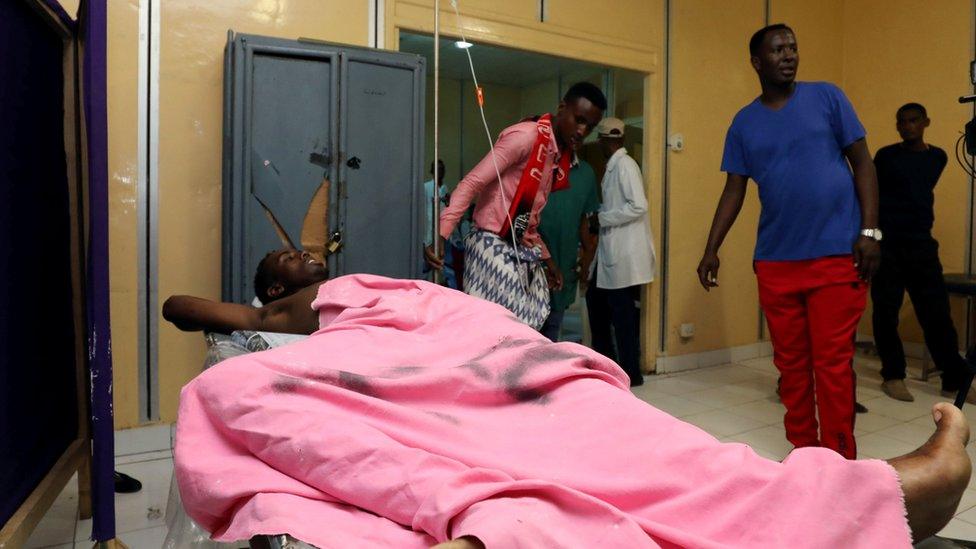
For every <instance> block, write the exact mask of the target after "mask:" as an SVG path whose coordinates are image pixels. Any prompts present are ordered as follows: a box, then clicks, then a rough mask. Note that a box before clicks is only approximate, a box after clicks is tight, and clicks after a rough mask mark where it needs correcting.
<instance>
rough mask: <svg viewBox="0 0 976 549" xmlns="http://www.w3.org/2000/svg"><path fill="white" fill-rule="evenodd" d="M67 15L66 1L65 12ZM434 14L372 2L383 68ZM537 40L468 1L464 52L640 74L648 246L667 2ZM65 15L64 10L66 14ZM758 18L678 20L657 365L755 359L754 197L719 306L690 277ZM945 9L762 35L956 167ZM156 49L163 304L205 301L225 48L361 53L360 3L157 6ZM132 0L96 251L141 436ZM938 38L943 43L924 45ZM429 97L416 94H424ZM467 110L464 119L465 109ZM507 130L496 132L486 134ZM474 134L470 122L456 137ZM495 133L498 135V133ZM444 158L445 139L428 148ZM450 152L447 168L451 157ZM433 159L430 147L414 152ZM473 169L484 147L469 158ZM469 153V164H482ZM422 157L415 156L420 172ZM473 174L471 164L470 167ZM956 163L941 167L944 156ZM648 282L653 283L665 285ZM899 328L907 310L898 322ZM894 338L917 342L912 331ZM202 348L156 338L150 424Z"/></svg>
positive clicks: (794, 12)
mask: <svg viewBox="0 0 976 549" xmlns="http://www.w3.org/2000/svg"><path fill="white" fill-rule="evenodd" d="M72 1H73V0H66V5H67V4H71V2H72ZM432 4H433V3H432V1H431V0H385V10H386V14H385V15H386V19H385V21H386V28H385V29H384V30H383V32H384V33H385V38H386V44H387V47H389V48H391V49H396V48H397V38H398V36H399V32H400V30H401V29H402V30H411V31H415V32H416V31H420V32H427V33H430V32H431V31H432V30H433V25H432V20H431V12H432ZM442 4H443V5H444V11H443V12H442V31H443V32H444V33H445V34H447V35H454V36H457V34H458V26H457V22H456V20H455V19H454V15H453V12H452V11H450V6H449V3H447V2H442ZM548 4H549V12H548V14H547V16H548V20H547V21H546V22H540V21H539V20H538V13H537V12H536V9H537V5H536V4H535V3H534V2H524V1H522V0H503V1H498V0H466V1H465V2H463V3H462V7H463V9H464V15H465V19H464V20H463V22H462V25H463V26H464V29H465V32H466V34H468V36H469V37H471V38H472V39H474V40H478V41H483V42H485V43H491V44H495V45H501V46H506V47H512V48H518V49H524V50H529V51H536V52H540V53H546V54H550V55H557V56H562V57H569V58H574V59H580V60H585V61H592V62H594V63H598V64H601V65H608V66H617V67H621V68H628V69H632V70H638V71H641V72H643V73H646V75H647V76H646V77H645V82H644V92H643V96H642V97H634V98H629V101H628V102H627V103H626V105H627V107H626V110H627V111H628V112H634V111H637V110H638V109H637V108H636V105H637V104H639V103H642V110H643V112H644V126H645V143H644V146H643V150H642V152H641V156H642V157H643V159H644V172H645V173H644V176H645V180H646V184H647V186H646V190H647V195H648V198H649V202H650V205H651V223H652V228H653V230H654V233H655V235H656V236H657V238H658V242H657V244H658V249H659V250H660V249H661V246H660V244H661V243H660V236H661V234H662V230H661V229H662V228H661V225H660V223H661V221H660V220H661V211H662V204H661V196H662V181H661V173H662V172H661V163H662V160H663V152H662V151H663V134H664V129H663V128H662V121H663V118H664V116H663V115H664V110H663V109H664V99H663V97H664V90H663V73H662V71H663V69H664V66H663V64H664V59H663V58H662V53H663V51H664V44H663V36H664V0H619V1H616V2H613V3H605V4H593V3H587V2H583V1H582V0H550V2H549V3H548ZM71 5H74V4H71ZM764 5H765V2H764V1H763V0H739V1H737V2H722V1H720V0H680V1H675V2H672V21H671V24H672V42H671V45H672V50H671V55H672V64H671V97H672V101H671V104H670V107H669V109H670V110H669V116H670V119H671V131H672V132H679V133H682V134H684V137H685V150H684V151H681V152H679V153H674V152H669V153H667V154H668V155H669V159H670V192H671V204H670V219H671V225H670V227H669V230H670V241H669V249H670V257H669V272H668V275H669V282H668V288H669V296H668V305H667V307H668V309H667V319H668V324H667V326H666V334H667V338H666V342H665V343H666V346H667V352H668V354H669V355H678V354H684V353H689V352H700V351H707V350H712V349H718V348H724V347H729V346H734V345H742V344H747V343H752V342H755V341H756V340H757V338H758V321H759V317H758V304H757V297H756V289H755V277H754V275H753V273H752V269H751V257H752V248H753V245H754V240H755V230H756V220H757V214H758V201H757V199H756V192H755V189H754V188H753V187H750V190H749V195H748V197H747V204H746V206H745V208H744V210H743V213H742V214H741V216H740V218H739V220H738V222H737V224H736V226H735V228H734V229H733V230H732V232H731V233H730V235H729V238H728V239H727V242H726V244H725V245H724V246H723V248H722V252H721V258H722V271H721V276H720V282H721V284H722V286H721V287H720V288H719V289H718V291H713V292H712V293H710V294H706V293H705V292H704V291H703V290H701V288H700V287H699V286H698V283H697V280H696V276H695V273H694V270H695V267H696V266H697V263H698V260H699V258H700V254H701V251H702V248H703V246H704V242H705V238H706V236H707V230H708V223H709V222H710V220H711V216H712V213H713V211H714V208H715V204H716V201H717V199H718V195H719V193H720V192H721V188H722V185H723V183H724V176H723V174H721V173H720V172H719V163H720V159H721V152H722V143H723V139H724V135H725V131H726V129H727V127H728V123H729V121H730V120H731V118H732V116H733V115H734V114H735V112H736V111H737V110H738V109H739V108H740V107H742V106H743V105H745V104H746V103H747V102H748V101H750V100H751V99H752V98H754V97H755V96H756V95H757V94H758V93H759V86H758V81H757V79H756V77H755V74H754V72H753V71H752V69H751V67H750V66H749V64H748V54H747V41H748V38H749V36H750V35H751V33H752V32H753V31H755V30H756V29H757V28H759V27H760V26H761V25H762V24H763V22H764V18H765V13H764ZM938 6H939V9H932V6H930V5H921V4H916V3H911V2H907V1H906V0H892V1H882V0H825V1H822V2H809V1H806V0H772V1H771V2H770V9H771V12H770V19H771V20H772V21H774V22H775V21H782V22H786V23H788V24H790V25H792V26H793V27H794V28H795V29H796V31H797V35H798V38H799V41H800V51H801V59H802V63H801V66H800V78H801V79H803V80H830V81H834V82H836V83H838V84H840V85H841V86H842V87H843V88H844V89H845V91H846V92H847V93H848V95H849V96H850V97H851V99H852V101H853V102H854V104H855V107H856V108H857V110H858V113H859V114H860V116H861V118H862V121H863V122H864V124H865V126H866V127H867V129H868V136H869V144H870V146H871V149H872V151H873V150H876V149H877V148H878V147H879V146H881V145H883V144H886V143H889V142H893V141H895V140H896V139H897V136H896V134H895V133H894V131H893V114H894V109H895V108H897V106H898V105H900V104H902V103H904V102H906V101H910V100H917V101H920V102H923V103H925V104H926V105H927V106H928V107H929V109H930V113H931V116H932V119H933V127H932V128H931V130H930V132H929V137H930V139H931V141H932V142H933V143H935V144H938V145H940V146H942V147H943V148H945V149H947V150H949V151H951V146H952V143H953V142H954V136H955V135H956V132H957V131H958V129H959V128H960V127H961V126H962V124H963V123H964V122H965V120H966V119H967V118H968V116H969V114H968V111H967V109H965V108H963V107H960V106H958V105H957V104H956V103H955V99H954V98H955V97H956V96H957V95H960V94H962V93H966V92H967V91H968V90H969V89H970V86H969V85H968V81H967V63H968V60H969V59H970V57H971V56H972V53H971V50H970V44H969V40H970V36H971V34H970V32H971V30H970V20H971V2H970V1H965V0H940V1H939V3H938ZM161 9H162V12H161V30H162V33H161V34H162V36H161V37H160V45H161V59H160V112H159V118H160V144H159V146H160V148H159V178H160V180H159V190H160V204H159V208H160V212H159V213H160V239H159V259H160V272H159V296H160V299H165V297H166V296H168V295H170V294H172V293H190V294H196V295H201V296H205V297H211V298H217V297H219V289H220V238H221V235H220V218H221V212H220V194H221V192H220V159H221V150H220V148H221V145H220V135H221V112H222V63H223V60H222V52H223V47H224V42H225V39H226V30H227V29H229V28H233V29H235V30H237V31H238V32H247V33H255V34H263V35H270V36H280V37H285V38H297V37H299V36H306V37H313V38H321V39H324V40H329V41H334V42H344V43H350V44H357V45H364V44H365V43H366V40H367V3H366V2H359V1H344V0H287V1H286V0H218V1H216V2H207V3H200V2H195V1H191V0H167V2H164V3H161ZM137 27H138V0H117V1H115V2H110V3H109V29H110V33H109V52H108V55H109V67H110V71H109V147H110V150H109V170H110V172H109V173H110V201H111V217H110V227H111V233H110V245H111V279H112V280H111V284H112V286H111V297H112V316H113V328H114V330H113V336H114V339H113V344H114V345H113V351H114V356H115V389H116V390H115V408H116V418H117V425H118V426H119V427H128V426H133V425H136V424H137V423H138V408H137V406H138V389H137V379H138V376H137V371H136V364H137V350H136V341H137V337H136V315H137V313H136V311H137V304H136V296H135V293H136V288H137V286H136V273H137V270H136V269H137V267H136V250H137V245H136V244H137V243H136V237H135V235H136V233H137V220H136V216H135V211H136V199H137V196H136V189H135V187H136V161H137V151H136V144H137V127H136V126H137V111H136V100H137V97H136V95H137V92H136V83H137V75H138V70H139V67H138V60H137V58H136V55H137V51H138V37H137V31H138V29H137ZM933 30H937V32H934V31H933ZM452 86H454V87H455V90H456V86H457V85H456V84H451V83H445V84H444V91H445V94H444V95H443V96H442V111H441V112H442V132H443V131H444V130H445V128H447V131H448V132H455V134H454V135H455V137H451V139H449V140H448V141H445V142H444V147H445V148H444V151H445V155H447V156H450V155H452V154H455V155H457V158H458V161H457V162H455V163H454V164H456V165H455V166H452V165H451V164H452V163H450V162H449V165H448V180H449V181H456V179H458V178H459V177H460V176H461V175H462V174H463V170H465V169H467V168H469V167H470V165H469V164H470V163H469V162H468V161H467V158H468V157H467V155H466V156H465V157H464V158H465V160H464V161H462V160H461V154H462V153H461V150H460V147H461V145H460V143H459V142H461V141H463V142H464V143H465V147H467V146H469V145H471V144H473V143H475V142H477V141H483V140H484V137H483V136H482V135H481V134H480V133H477V132H475V133H473V134H472V135H470V136H469V135H467V134H465V136H464V138H463V140H462V139H460V132H461V131H462V130H461V129H460V128H459V127H458V126H457V124H455V126H453V128H454V129H451V128H452V126H451V124H452V122H451V121H450V118H451V117H454V116H455V113H459V112H460V111H461V109H462V108H465V109H467V107H465V106H463V105H462V104H461V103H460V102H453V103H452V102H451V99H450V98H449V96H450V93H453V92H451V89H452V88H451V87H452ZM544 88H545V86H540V87H539V89H533V90H522V91H521V92H519V93H516V92H515V91H513V90H505V89H501V91H500V92H499V91H495V90H492V89H491V88H490V87H489V89H488V90H487V92H488V93H489V96H491V97H492V98H494V99H496V101H495V102H493V101H489V102H488V105H489V106H491V105H493V104H495V105H498V104H502V103H508V104H510V105H516V106H517V110H518V111H519V112H518V113H517V114H518V115H522V114H525V112H524V111H526V109H529V108H530V107H531V108H532V109H534V110H538V109H536V108H535V107H537V106H538V104H541V103H542V102H543V101H542V97H543V96H548V95H549V90H548V89H544ZM428 89H430V86H428ZM465 103H466V104H467V105H468V106H470V107H471V108H473V103H472V102H470V101H466V102H465ZM513 113H514V111H513V110H512V109H511V108H510V109H508V111H507V112H505V113H492V114H491V116H493V117H494V118H499V117H500V118H499V120H498V121H497V122H496V123H494V125H493V127H492V130H493V132H494V133H495V134H497V132H498V131H500V130H501V128H502V127H504V123H503V122H509V121H510V119H511V118H512V116H513ZM473 114H475V113H474V111H473V110H470V109H468V111H467V112H466V114H465V115H464V116H465V117H468V116H471V115H473ZM501 118H504V121H502V120H501ZM442 136H444V137H445V138H447V137H449V135H446V134H445V133H442ZM452 145H453V146H454V147H455V149H457V150H456V151H454V152H452V151H451V146H452ZM430 146H431V144H430V143H428V148H430ZM482 149H483V147H482ZM482 152H483V151H482ZM430 154H431V153H430V152H428V156H430ZM472 154H473V153H472ZM950 155H951V153H950ZM966 184H967V182H966V180H965V178H964V176H963V175H962V174H961V172H960V171H959V170H958V168H956V167H955V166H954V165H952V164H950V166H949V167H948V168H947V170H946V174H945V175H944V176H943V179H942V182H941V183H940V186H939V188H938V190H937V193H936V200H937V206H936V208H937V210H936V215H937V222H936V229H935V232H936V236H937V238H939V239H940V241H941V242H942V244H943V248H942V258H943V262H944V264H945V265H946V268H947V270H960V269H961V268H962V260H963V257H964V245H965V242H966V238H965V237H966V235H965V229H966V215H967V209H966V203H967V198H968V194H967V188H966ZM659 280H660V278H659ZM659 284H660V282H659V281H658V282H655V283H654V284H653V285H651V286H650V287H649V290H648V291H646V292H645V296H644V298H645V308H644V311H643V315H644V318H643V321H644V334H643V344H644V350H645V352H644V355H645V356H644V360H645V364H646V365H650V364H653V361H654V357H655V354H656V350H657V348H658V341H657V331H658V318H659V314H660V310H659V308H660V299H659V295H658V294H659V292H658V288H659V286H658V285H659ZM908 316H910V309H906V311H905V317H906V318H907V317H908ZM682 322H694V323H695V324H696V327H697V333H696V336H695V337H694V338H693V339H691V340H690V341H687V342H683V341H681V340H680V338H678V337H677V326H678V325H679V324H680V323H682ZM906 324H908V327H907V329H906V334H907V335H909V336H910V337H909V339H915V340H917V339H918V338H917V328H914V331H913V328H912V326H911V324H913V322H907V323H906ZM202 356H203V342H202V338H201V337H200V336H199V335H198V334H183V333H180V332H178V331H176V330H175V329H173V328H172V327H170V326H169V325H168V324H166V323H165V322H161V323H160V339H159V360H160V368H159V371H160V384H161V395H160V396H161V403H162V419H163V420H165V421H172V420H173V419H174V417H175V410H176V406H177V394H178V390H179V388H180V387H181V386H182V385H183V384H184V383H185V382H186V381H187V380H189V379H190V378H191V377H192V376H194V375H195V374H196V373H198V371H199V367H200V364H201V360H202Z"/></svg>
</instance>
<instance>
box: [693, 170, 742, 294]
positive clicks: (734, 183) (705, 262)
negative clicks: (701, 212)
mask: <svg viewBox="0 0 976 549" xmlns="http://www.w3.org/2000/svg"><path fill="white" fill-rule="evenodd" d="M748 182H749V178H747V177H746V176H744V175H739V174H734V173H730V174H728V176H727V177H726V178H725V189H724V190H722V197H721V198H719V199H718V207H717V208H715V217H714V218H713V219H712V228H711V230H710V231H708V243H707V244H705V253H704V254H703V255H702V260H701V262H699V263H698V281H699V282H701V285H702V287H703V288H705V291H708V289H709V288H713V287H715V286H718V267H719V261H718V249H719V247H721V246H722V242H723V241H725V235H727V234H728V233H729V229H731V228H732V224H733V223H735V218H737V217H738V216H739V211H741V210H742V202H743V201H744V200H745V198H746V185H747V184H748Z"/></svg>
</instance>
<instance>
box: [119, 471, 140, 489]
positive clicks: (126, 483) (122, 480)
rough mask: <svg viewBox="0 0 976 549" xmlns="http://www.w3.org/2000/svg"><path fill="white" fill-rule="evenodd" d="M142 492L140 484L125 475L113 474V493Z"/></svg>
mask: <svg viewBox="0 0 976 549" xmlns="http://www.w3.org/2000/svg"><path fill="white" fill-rule="evenodd" d="M139 490H142V483H141V482H139V481H138V480H136V479H134V478H132V477H130V476H129V475H127V474H125V473H120V472H118V471H116V472H115V493H116V494H132V493H135V492H138V491H139Z"/></svg>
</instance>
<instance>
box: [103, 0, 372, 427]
mask: <svg viewBox="0 0 976 549" xmlns="http://www.w3.org/2000/svg"><path fill="white" fill-rule="evenodd" d="M160 6H161V8H160V11H161V13H160V16H161V19H160V31H161V36H160V37H159V44H160V67H159V120H160V127H159V182H158V185H159V265H160V269H159V297H160V303H159V305H161V303H162V300H164V299H165V298H166V297H167V296H169V295H171V294H175V293H181V294H182V293H185V294H192V295H199V296H203V297H208V298H213V299H218V298H219V297H220V249H221V248H220V246H221V229H220V223H221V222H220V220H221V207H220V203H221V198H220V197H221V184H220V178H221V168H220V166H221V131H222V126H221V125H222V112H223V95H222V89H223V83H222V82H223V48H224V43H225V41H226V33H227V29H234V30H235V31H237V32H241V33H254V34H262V35H268V36H277V37H283V38H298V37H310V38H319V39H323V40H329V41H332V42H342V43H349V44H355V45H365V44H366V41H367V17H368V15H367V10H368V6H367V4H366V2H346V1H344V0H246V1H245V0H217V1H208V2H197V1H191V0H167V1H166V2H162V3H161V4H160ZM137 31H138V1H137V0H126V1H116V2H110V3H109V42H108V57H109V67H110V70H109V86H108V89H109V92H108V109H109V114H108V116H109V173H110V174H111V175H110V200H111V205H110V227H111V232H110V237H109V238H110V246H111V263H110V265H111V297H112V321H113V322H112V327H113V354H114V368H115V384H114V388H115V391H114V394H115V413H116V416H115V417H116V426H117V427H119V428H124V427H131V426H134V425H137V424H138V421H139V413H138V394H139V391H138V386H137V380H138V373H137V363H138V357H137V333H136V319H137V303H136V296H135V294H136V290H137V286H136V275H137V262H136V249H137V247H136V236H135V235H136V232H137V220H136V215H135V208H136V206H135V204H136V198H137V197H136V192H135V185H136V164H137V151H136V143H137V123H138V118H137V111H136V100H137V92H136V83H137V74H138V72H137V71H138V59H137V57H136V56H137V52H138V40H137ZM157 311H158V309H157ZM159 325H160V335H159V384H160V404H161V419H162V420H163V421H173V420H175V418H176V407H177V405H178V395H179V389H180V388H181V387H182V386H183V385H184V384H185V383H186V382H187V381H189V380H190V379H191V378H192V377H193V376H195V375H196V374H198V373H199V372H200V367H201V365H202V360H203V355H204V344H203V338H202V337H201V336H200V334H185V333H182V332H179V331H177V330H176V329H175V328H173V327H172V326H171V325H170V324H168V323H166V322H164V321H163V320H162V319H161V318H160V324H159Z"/></svg>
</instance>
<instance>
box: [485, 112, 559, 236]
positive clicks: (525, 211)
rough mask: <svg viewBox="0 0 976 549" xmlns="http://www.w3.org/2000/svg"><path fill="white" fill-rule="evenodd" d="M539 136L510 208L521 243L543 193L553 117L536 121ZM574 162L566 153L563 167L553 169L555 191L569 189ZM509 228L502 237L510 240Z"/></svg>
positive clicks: (505, 228)
mask: <svg viewBox="0 0 976 549" xmlns="http://www.w3.org/2000/svg"><path fill="white" fill-rule="evenodd" d="M536 128H537V130H538V135H537V136H536V139H535V144H534V145H533V146H532V152H531V153H530V154H529V160H528V162H526V163H525V169H523V170H522V177H521V178H520V179H519V184H518V187H517V188H516V189H515V196H513V197H512V205H511V206H510V207H509V209H508V215H509V217H510V218H511V220H512V224H513V225H515V235H516V236H517V237H518V240H521V239H522V236H524V235H525V231H526V230H527V229H528V223H529V216H530V215H531V213H532V204H533V203H534V202H535V196H536V194H538V192H539V185H540V184H541V183H542V178H543V177H544V176H545V173H544V170H545V164H546V156H545V155H546V151H548V150H549V143H550V142H551V141H552V115H551V114H548V113H546V114H544V115H542V116H540V117H539V119H538V121H537V122H536ZM571 160H572V153H571V152H569V151H563V153H562V154H561V155H560V157H559V164H557V165H556V167H555V168H553V172H554V173H553V176H552V177H553V179H552V188H551V192H555V191H561V190H563V189H567V188H569V164H570V161H571ZM508 231H509V225H508V224H505V225H502V229H501V231H499V233H498V234H499V236H501V237H502V238H508Z"/></svg>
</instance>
